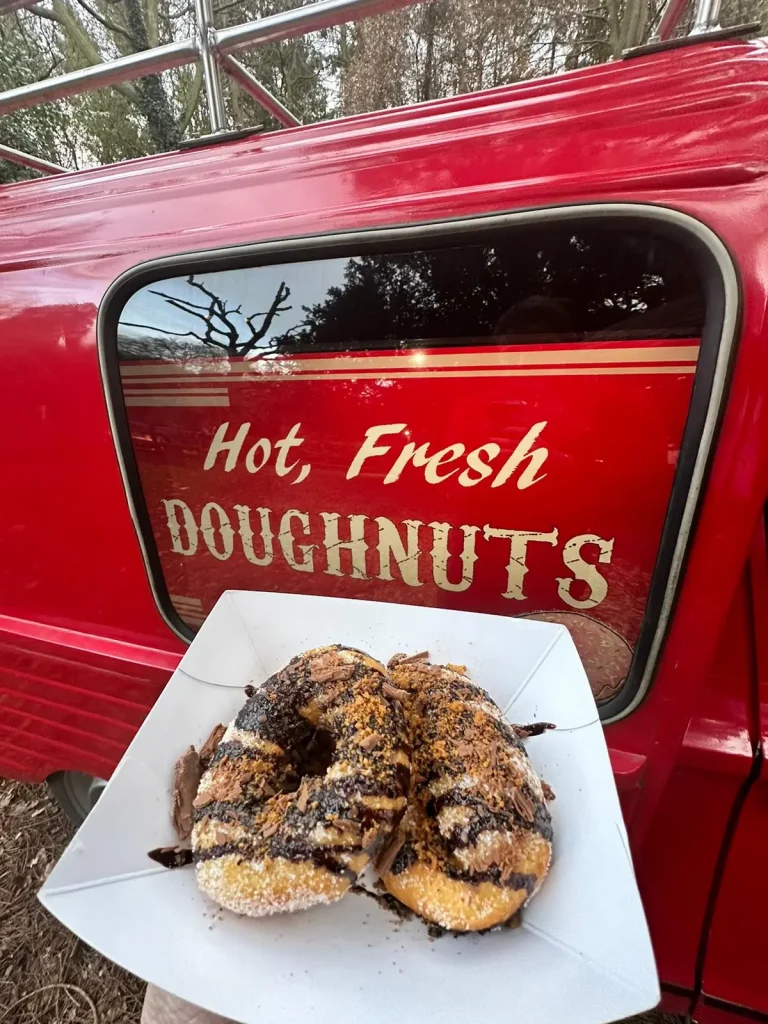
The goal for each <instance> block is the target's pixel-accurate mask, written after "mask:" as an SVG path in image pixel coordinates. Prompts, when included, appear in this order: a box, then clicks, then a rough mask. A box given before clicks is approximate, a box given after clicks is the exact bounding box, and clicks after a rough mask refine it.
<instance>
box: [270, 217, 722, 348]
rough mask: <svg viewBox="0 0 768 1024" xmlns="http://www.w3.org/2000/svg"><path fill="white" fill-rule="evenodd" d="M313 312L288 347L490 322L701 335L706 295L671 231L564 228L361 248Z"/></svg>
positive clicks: (507, 331) (444, 336) (576, 334)
mask: <svg viewBox="0 0 768 1024" xmlns="http://www.w3.org/2000/svg"><path fill="white" fill-rule="evenodd" d="M665 311H666V313H665ZM304 312H305V318H304V321H303V322H302V323H301V324H299V325H297V326H296V327H293V328H292V329H291V330H289V331H287V332H286V333H285V334H284V335H283V336H282V337H280V338H278V339H276V343H277V345H278V347H279V349H280V350H281V351H290V350H296V351H300V350H306V349H321V350H326V351H333V350H337V351H338V350H353V349H361V348H376V347H392V345H393V344H394V345H400V346H402V347H412V346H414V345H420V344H422V345H423V344H432V345H435V344H443V345H446V344H448V345H449V344H466V343H467V341H468V340H470V339H477V338H481V337H486V336H488V335H492V334H496V335H504V336H505V338H504V341H505V343H507V344H514V342H515V341H516V340H517V341H518V342H523V341H534V342H535V341H553V340H560V341H585V340H601V336H602V337H604V338H610V339H611V340H622V339H625V338H639V337H649V338H650V337H652V338H675V337H692V336H694V337H695V336H697V335H699V334H700V333H701V326H702V321H703V313H704V300H703V294H702V291H701V287H700V285H699V283H698V281H697V280H696V277H695V272H694V270H693V268H692V261H691V260H690V258H689V257H687V256H686V254H685V253H684V252H683V251H682V250H681V249H680V247H678V246H677V245H675V244H674V243H672V242H669V241H666V240H664V241H662V240H659V239H654V238H653V237H650V236H644V235H639V234H637V235H632V234H627V233H626V232H619V231H617V230H606V229H593V230H585V231H581V232H579V233H578V234H574V233H573V232H572V230H568V231H564V230H563V229H562V228H560V229H548V230H546V231H537V232H532V231H521V232H519V233H516V234H515V235H510V236H509V237H508V238H507V239H505V240H504V241H503V242H499V243H495V244H493V245H467V246H463V247H461V248H458V247H457V248H445V249H435V250H429V251H422V252H414V253H397V254H387V255H367V256H360V257H355V258H352V259H350V260H349V262H348V264H347V267H346V270H345V273H344V283H343V285H341V286H339V287H333V288H329V289H328V293H327V297H326V298H325V299H324V300H323V301H322V302H318V303H315V304H314V305H312V306H308V307H307V306H305V307H304ZM651 314H654V315H653V316H651ZM646 318H647V324H646Z"/></svg>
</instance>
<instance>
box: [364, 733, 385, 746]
mask: <svg viewBox="0 0 768 1024" xmlns="http://www.w3.org/2000/svg"><path fill="white" fill-rule="evenodd" d="M382 739H383V736H382V735H381V733H378V732H369V733H368V735H367V736H363V738H362V739H361V740H360V746H361V747H362V748H363V750H375V749H376V747H380V746H381V742H382Z"/></svg>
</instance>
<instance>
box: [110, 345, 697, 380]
mask: <svg viewBox="0 0 768 1024" xmlns="http://www.w3.org/2000/svg"><path fill="white" fill-rule="evenodd" d="M698 353H699V346H698V345H675V346H671V347H667V348H664V347H655V346H649V345H645V346H642V347H632V348H624V349H599V348H581V349H577V350H574V349H562V348H559V349H547V350H544V351H540V352H519V351H518V352H474V353H472V352H470V353H464V352H462V353H456V352H453V353H451V352H449V353H444V354H440V355H434V354H433V355H429V354H427V353H425V352H421V351H417V352H411V353H409V354H407V355H402V356H332V357H323V356H309V357H304V358H302V357H300V356H298V357H293V358H291V357H286V356H280V357H278V358H276V359H255V360H253V361H252V362H248V363H246V362H243V363H241V364H240V366H241V367H242V369H241V370H240V374H242V373H244V372H245V373H246V375H250V374H254V375H257V374H258V373H259V372H261V373H262V374H263V373H264V371H268V372H269V373H270V375H272V374H274V375H275V376H277V375H280V374H291V375H294V374H299V373H305V372H311V371H318V370H329V371H332V372H339V371H341V370H367V371H374V370H400V369H401V368H402V369H406V370H407V369H408V368H409V367H412V368H413V369H416V370H418V369H427V368H431V367H435V368H440V367H445V368H448V367H461V366H467V367H469V366H477V367H480V366H553V365H554V366H557V365H560V366H572V365H578V364H585V363H588V364H596V365H599V364H603V363H617V364H622V363H638V362H651V363H672V362H687V361H691V362H695V360H696V359H697V357H698ZM220 367H221V362H219V363H218V365H217V364H216V363H213V364H212V365H210V368H209V369H207V370H206V369H205V368H202V367H199V366H198V367H191V368H190V369H189V371H188V372H186V373H184V371H182V370H180V369H179V367H178V366H176V365H163V366H122V367H121V369H120V373H121V376H122V377H124V378H126V379H127V378H132V381H131V382H132V383H137V382H138V381H139V380H142V381H146V382H147V383H149V382H150V381H151V380H152V379H154V378H157V377H162V378H171V377H174V378H178V379H181V380H184V381H185V382H187V383H189V382H190V377H193V378H194V379H195V380H196V381H199V382H203V381H208V380H211V379H216V380H222V379H223V380H228V379H232V378H233V377H236V376H238V374H237V373H236V372H233V373H229V374H226V375H224V371H223V370H222V369H221V368H220ZM180 374H183V376H179V375H180Z"/></svg>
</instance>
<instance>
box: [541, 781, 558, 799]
mask: <svg viewBox="0 0 768 1024" xmlns="http://www.w3.org/2000/svg"><path fill="white" fill-rule="evenodd" d="M541 788H542V790H543V791H544V799H545V800H546V801H550V800H554V799H555V792H554V790H553V789H552V787H551V786H550V785H548V784H547V783H546V782H542V784H541Z"/></svg>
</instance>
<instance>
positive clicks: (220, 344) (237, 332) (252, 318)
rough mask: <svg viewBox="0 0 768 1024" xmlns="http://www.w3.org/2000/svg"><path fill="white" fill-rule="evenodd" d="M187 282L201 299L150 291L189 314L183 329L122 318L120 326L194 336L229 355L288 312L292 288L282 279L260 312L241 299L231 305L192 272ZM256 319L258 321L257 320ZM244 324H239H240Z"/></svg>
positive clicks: (251, 344) (246, 347)
mask: <svg viewBox="0 0 768 1024" xmlns="http://www.w3.org/2000/svg"><path fill="white" fill-rule="evenodd" d="M187 284H188V285H189V286H190V287H192V288H195V289H197V291H198V292H199V293H200V294H201V297H202V299H203V301H202V302H193V301H192V300H191V299H185V298H182V297H180V296H178V295H168V294H167V292H162V291H159V290H157V289H155V288H150V289H149V293H150V295H157V296H158V297H159V298H161V299H164V301H165V302H167V303H168V305H169V306H173V307H174V309H178V310H181V312H182V313H184V314H186V316H187V317H189V318H190V323H191V324H193V325H194V326H191V327H190V328H189V329H188V330H186V331H173V330H171V329H170V328H168V327H154V326H153V325H152V324H135V323H131V322H130V321H121V326H122V327H140V328H142V329H143V330H149V331H158V332H160V333H161V334H163V335H165V336H167V337H172V338H193V339H195V340H196V341H199V342H202V344H203V345H207V346H209V347H210V348H213V349H221V350H223V351H224V352H225V353H226V354H227V355H228V356H230V357H235V356H246V355H248V354H249V353H250V352H252V351H253V350H254V349H255V348H256V346H257V345H259V343H260V342H261V341H262V340H263V339H264V338H265V337H266V336H267V335H268V334H269V332H270V329H271V327H272V323H273V322H274V319H275V317H277V316H279V315H280V314H281V313H287V312H288V310H289V309H291V308H292V307H291V306H286V305H284V302H285V300H286V299H287V298H288V297H289V296H290V294H291V289H290V288H288V287H287V285H286V283H285V281H281V282H280V284H279V286H278V288H277V290H276V292H275V295H274V298H273V299H272V303H271V305H270V307H269V309H267V310H265V311H264V312H261V313H251V314H245V313H243V307H242V303H241V304H240V305H237V306H232V305H231V304H230V303H229V302H228V301H227V300H226V299H223V298H221V296H220V295H217V294H216V292H214V291H212V290H211V289H210V288H208V287H207V286H206V285H205V284H204V283H203V282H202V281H197V280H196V279H195V275H194V274H190V275H189V277H188V278H187ZM257 321H259V322H258V324H257ZM241 324H242V325H243V326H240V325H241Z"/></svg>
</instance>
